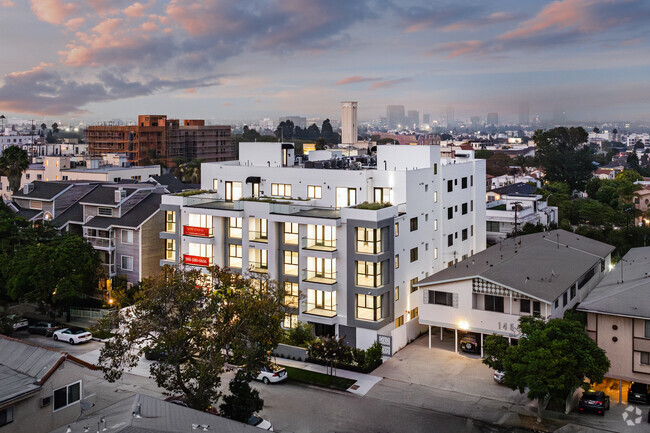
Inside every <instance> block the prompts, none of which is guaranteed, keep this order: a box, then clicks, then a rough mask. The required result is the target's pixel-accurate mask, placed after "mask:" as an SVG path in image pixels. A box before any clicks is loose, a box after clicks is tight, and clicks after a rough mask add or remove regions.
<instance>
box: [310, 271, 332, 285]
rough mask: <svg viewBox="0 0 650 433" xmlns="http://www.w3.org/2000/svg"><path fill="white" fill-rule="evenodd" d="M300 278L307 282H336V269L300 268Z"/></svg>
mask: <svg viewBox="0 0 650 433" xmlns="http://www.w3.org/2000/svg"><path fill="white" fill-rule="evenodd" d="M302 280H303V281H307V282H309V283H318V284H336V271H329V272H326V271H317V270H313V269H303V270H302Z"/></svg>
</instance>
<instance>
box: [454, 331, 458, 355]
mask: <svg viewBox="0 0 650 433" xmlns="http://www.w3.org/2000/svg"><path fill="white" fill-rule="evenodd" d="M454 352H456V353H458V328H454Z"/></svg>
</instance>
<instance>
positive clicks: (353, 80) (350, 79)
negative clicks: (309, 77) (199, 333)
mask: <svg viewBox="0 0 650 433" xmlns="http://www.w3.org/2000/svg"><path fill="white" fill-rule="evenodd" d="M379 79H380V78H370V77H362V76H360V75H353V76H351V77H346V78H341V79H340V80H339V81H337V82H336V83H334V85H335V86H342V85H344V84H354V83H363V82H367V81H377V80H379Z"/></svg>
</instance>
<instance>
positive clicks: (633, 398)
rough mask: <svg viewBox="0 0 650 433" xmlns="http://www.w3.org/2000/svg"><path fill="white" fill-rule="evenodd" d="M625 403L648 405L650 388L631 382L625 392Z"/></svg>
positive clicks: (643, 384)
mask: <svg viewBox="0 0 650 433" xmlns="http://www.w3.org/2000/svg"><path fill="white" fill-rule="evenodd" d="M627 401H628V402H629V403H632V402H635V403H641V404H648V403H650V386H648V385H646V384H645V383H640V382H632V385H630V389H628V390H627Z"/></svg>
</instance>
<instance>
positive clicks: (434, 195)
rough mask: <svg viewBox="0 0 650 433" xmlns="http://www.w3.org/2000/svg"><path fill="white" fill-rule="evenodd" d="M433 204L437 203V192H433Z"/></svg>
mask: <svg viewBox="0 0 650 433" xmlns="http://www.w3.org/2000/svg"><path fill="white" fill-rule="evenodd" d="M433 202H434V203H438V191H433Z"/></svg>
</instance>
